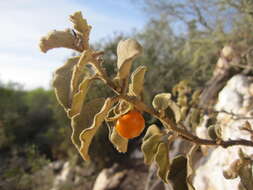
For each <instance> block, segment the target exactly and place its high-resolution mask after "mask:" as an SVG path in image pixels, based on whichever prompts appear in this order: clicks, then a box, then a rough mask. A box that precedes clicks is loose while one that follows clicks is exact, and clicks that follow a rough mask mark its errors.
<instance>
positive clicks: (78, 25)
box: [70, 11, 91, 50]
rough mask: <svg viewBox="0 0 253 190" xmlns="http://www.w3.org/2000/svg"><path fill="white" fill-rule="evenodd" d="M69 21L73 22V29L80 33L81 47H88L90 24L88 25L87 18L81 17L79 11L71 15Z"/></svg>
mask: <svg viewBox="0 0 253 190" xmlns="http://www.w3.org/2000/svg"><path fill="white" fill-rule="evenodd" d="M70 21H71V22H72V23H73V24H74V28H75V30H76V31H77V32H79V33H81V34H82V43H83V47H84V50H87V49H88V48H89V35H90V30H91V26H90V25H88V23H87V20H86V19H84V18H83V16H82V13H81V12H80V11H78V12H75V13H74V14H73V15H71V16H70Z"/></svg>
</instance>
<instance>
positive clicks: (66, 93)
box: [52, 57, 79, 110]
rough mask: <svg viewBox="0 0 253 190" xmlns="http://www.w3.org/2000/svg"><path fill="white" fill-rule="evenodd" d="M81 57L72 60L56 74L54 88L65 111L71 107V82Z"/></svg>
mask: <svg viewBox="0 0 253 190" xmlns="http://www.w3.org/2000/svg"><path fill="white" fill-rule="evenodd" d="M78 60H79V57H74V58H70V59H68V60H67V62H66V63H65V64H64V65H63V66H62V67H60V68H59V69H57V70H56V71H55V73H54V79H53V84H52V85H53V87H54V89H55V94H56V97H57V100H58V102H59V103H60V104H61V105H62V106H63V107H64V109H65V110H67V109H69V108H70V106H71V98H72V97H71V93H70V81H71V77H72V72H73V68H74V66H75V65H76V64H77V62H78Z"/></svg>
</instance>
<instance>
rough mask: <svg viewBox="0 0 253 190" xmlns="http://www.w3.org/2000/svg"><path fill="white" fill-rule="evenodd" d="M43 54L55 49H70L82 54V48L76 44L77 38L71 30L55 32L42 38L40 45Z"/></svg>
mask: <svg viewBox="0 0 253 190" xmlns="http://www.w3.org/2000/svg"><path fill="white" fill-rule="evenodd" d="M39 47H40V49H41V51H42V52H44V53H46V52H47V51H48V50H51V49H54V48H61V47H63V48H69V49H73V50H76V51H79V52H81V51H82V48H81V46H79V45H78V44H77V43H76V39H75V36H74V35H73V33H72V31H71V30H70V29H67V30H64V31H59V30H54V31H52V32H50V33H48V34H47V35H46V36H44V37H42V38H41V40H40V43H39Z"/></svg>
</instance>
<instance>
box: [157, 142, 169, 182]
mask: <svg viewBox="0 0 253 190" xmlns="http://www.w3.org/2000/svg"><path fill="white" fill-rule="evenodd" d="M155 161H156V163H157V165H158V171H157V174H158V176H159V177H160V178H161V179H162V180H163V182H164V183H168V179H167V178H168V174H169V170H170V160H169V150H168V146H167V144H165V143H160V144H159V146H158V150H157V153H156V155H155Z"/></svg>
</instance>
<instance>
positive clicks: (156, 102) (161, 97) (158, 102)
mask: <svg viewBox="0 0 253 190" xmlns="http://www.w3.org/2000/svg"><path fill="white" fill-rule="evenodd" d="M170 100H171V94H170V93H160V94H157V95H156V96H155V97H154V99H153V102H152V105H153V107H154V108H155V109H156V110H165V109H167V108H168V107H169V103H170Z"/></svg>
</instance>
